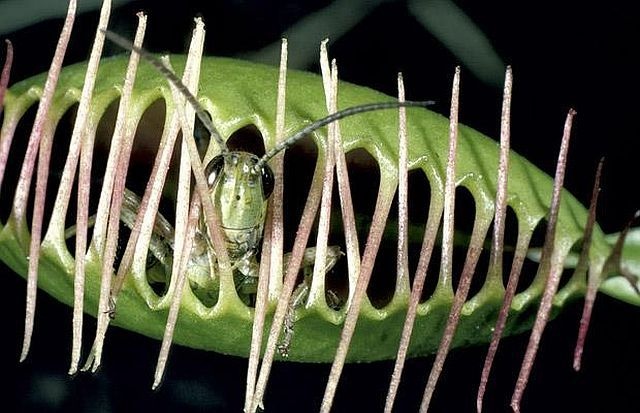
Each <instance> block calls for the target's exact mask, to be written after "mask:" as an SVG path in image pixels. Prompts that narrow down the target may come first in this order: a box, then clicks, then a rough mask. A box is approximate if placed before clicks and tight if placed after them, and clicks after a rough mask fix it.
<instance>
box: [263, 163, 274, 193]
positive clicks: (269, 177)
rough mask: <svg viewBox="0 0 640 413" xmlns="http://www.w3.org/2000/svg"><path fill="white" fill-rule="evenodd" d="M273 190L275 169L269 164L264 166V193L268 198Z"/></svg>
mask: <svg viewBox="0 0 640 413" xmlns="http://www.w3.org/2000/svg"><path fill="white" fill-rule="evenodd" d="M271 192H273V171H272V170H271V167H270V166H269V165H264V166H263V167H262V195H263V196H264V198H265V199H267V198H269V195H271Z"/></svg>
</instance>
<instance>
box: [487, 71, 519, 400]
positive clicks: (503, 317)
mask: <svg viewBox="0 0 640 413" xmlns="http://www.w3.org/2000/svg"><path fill="white" fill-rule="evenodd" d="M512 87H513V73H512V70H511V66H508V67H507V71H506V73H505V78H504V92H503V98H502V116H501V118H500V160H499V162H498V187H497V189H496V204H495V205H496V206H495V218H494V224H493V225H494V226H493V239H492V244H491V258H490V264H489V265H490V266H489V271H488V273H489V274H488V276H487V282H490V280H493V281H494V282H497V283H499V284H500V285H502V273H503V271H504V269H503V267H502V259H503V253H504V227H505V220H506V216H507V182H508V179H509V174H508V171H509V148H510V146H511V145H510V139H511V90H512ZM525 251H526V246H525V248H524V249H523V248H522V247H520V249H518V248H516V257H518V258H515V259H514V260H513V263H512V266H514V267H517V271H516V272H512V273H511V274H510V276H509V281H508V283H507V289H506V291H505V293H504V298H503V302H502V306H501V308H500V312H499V314H498V320H497V321H496V327H495V329H494V331H493V335H492V337H491V344H489V350H488V351H487V356H486V358H485V361H484V366H483V368H482V373H481V377H480V384H479V386H478V396H477V398H476V409H477V411H478V413H480V412H481V411H482V401H483V398H484V392H485V390H486V386H487V382H488V381H489V374H490V372H491V365H492V363H493V359H494V357H495V354H496V351H497V350H498V344H499V342H500V339H501V338H502V332H503V331H504V325H505V323H506V321H507V316H508V314H509V308H510V307H511V301H512V300H513V296H514V295H515V288H516V285H517V281H518V278H519V275H520V268H521V265H522V262H523V260H524V253H525ZM512 278H514V280H513V281H512ZM495 280H497V281H495Z"/></svg>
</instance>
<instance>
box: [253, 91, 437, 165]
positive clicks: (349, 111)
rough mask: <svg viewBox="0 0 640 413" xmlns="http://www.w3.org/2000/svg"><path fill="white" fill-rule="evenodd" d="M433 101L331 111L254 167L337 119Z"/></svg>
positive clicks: (281, 144) (431, 102)
mask: <svg viewBox="0 0 640 413" xmlns="http://www.w3.org/2000/svg"><path fill="white" fill-rule="evenodd" d="M434 103H435V102H434V101H432V100H425V101H418V102H414V101H404V102H378V103H368V104H364V105H358V106H352V107H350V108H346V109H342V110H341V111H338V112H335V113H332V114H330V115H328V116H326V117H324V118H322V119H318V120H317V121H315V122H313V123H310V124H309V125H307V126H305V127H304V128H302V129H300V130H299V131H298V132H296V133H294V134H293V135H291V136H290V137H289V138H287V139H285V140H283V141H281V142H279V143H278V144H277V145H276V146H274V147H273V148H272V149H271V150H269V151H268V152H267V153H265V154H264V156H263V157H262V158H260V160H258V162H257V163H256V165H255V168H257V169H260V168H262V166H264V164H265V163H267V162H268V161H269V159H271V158H273V157H274V156H276V155H277V154H278V153H279V152H280V151H282V150H284V149H287V148H289V147H291V146H292V145H293V144H295V143H296V142H297V141H299V140H300V139H302V138H304V137H305V136H307V135H308V134H310V133H312V132H315V131H316V130H318V129H320V128H322V127H323V126H326V125H328V124H330V123H333V122H335V121H337V120H340V119H343V118H346V117H349V116H353V115H357V114H360V113H365V112H373V111H377V110H384V109H397V108H402V107H420V108H423V107H427V106H431V105H433V104H434Z"/></svg>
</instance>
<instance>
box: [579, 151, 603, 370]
mask: <svg viewBox="0 0 640 413" xmlns="http://www.w3.org/2000/svg"><path fill="white" fill-rule="evenodd" d="M603 163H604V159H600V162H598V169H597V170H596V177H595V180H594V182H593V190H592V192H591V202H590V203H589V216H588V218H587V225H586V226H585V228H584V238H583V242H582V251H581V252H580V258H579V259H578V265H577V266H576V271H575V272H576V273H578V274H580V273H586V272H587V270H588V269H589V248H590V247H591V236H592V235H593V227H594V226H595V222H596V206H597V204H598V195H599V194H600V177H601V175H602V165H603ZM598 269H600V268H598ZM596 271H597V269H596V268H591V269H589V277H588V282H587V293H586V295H585V297H584V307H583V309H582V317H581V318H580V328H579V330H578V339H577V341H576V348H575V350H574V352H573V369H574V370H575V371H579V370H580V366H581V364H582V351H583V349H584V342H585V339H586V337H587V331H588V330H589V322H590V321H591V313H592V312H593V305H594V304H595V301H596V293H597V292H598V286H599V285H600V281H601V277H600V274H596ZM600 271H601V270H600ZM600 271H598V272H600Z"/></svg>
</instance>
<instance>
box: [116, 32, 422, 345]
mask: <svg viewBox="0 0 640 413" xmlns="http://www.w3.org/2000/svg"><path fill="white" fill-rule="evenodd" d="M105 35H106V36H107V37H108V38H109V39H110V40H111V41H113V42H114V43H116V44H118V45H119V46H121V47H123V48H125V49H128V50H131V51H133V52H135V53H138V54H140V55H141V56H142V57H143V58H145V59H146V60H147V61H148V62H149V63H151V64H152V65H153V66H154V67H155V68H156V69H157V70H158V71H159V72H160V73H161V74H162V75H164V76H165V77H166V79H167V80H168V81H169V82H171V83H172V84H173V85H174V86H175V87H176V88H177V89H178V90H179V91H180V92H181V93H182V94H183V95H184V97H185V98H186V100H187V102H189V104H190V105H192V107H193V108H194V110H195V113H196V116H197V117H198V119H199V120H200V121H201V122H202V124H203V126H204V127H205V129H206V130H207V132H208V133H209V135H210V136H211V138H213V139H215V140H216V142H217V143H218V145H219V147H220V148H221V152H220V154H218V155H216V156H215V157H214V158H213V159H212V160H211V161H210V162H209V163H208V164H207V165H206V167H205V177H206V178H207V185H208V190H209V196H210V197H211V200H212V203H213V206H214V208H215V210H216V213H217V214H218V217H219V219H220V227H221V230H222V234H223V237H224V242H225V247H226V249H227V252H228V254H229V259H230V262H231V266H232V270H233V272H234V282H235V285H236V291H237V293H238V295H239V297H240V298H241V299H242V300H243V301H244V302H245V304H247V305H253V304H254V302H253V300H254V299H255V294H256V291H257V284H258V275H259V268H260V266H259V263H258V257H257V256H258V251H259V249H260V245H261V242H262V235H263V228H264V223H265V220H266V213H267V201H268V199H269V196H270V195H271V192H272V191H273V187H274V174H273V171H272V170H271V167H270V166H269V164H268V162H269V160H271V159H272V158H273V157H274V156H275V155H277V154H278V153H280V152H282V151H284V150H285V149H287V148H289V147H291V146H292V145H294V144H295V143H296V142H297V141H298V140H300V139H302V138H304V137H305V136H308V135H309V134H311V133H313V132H314V131H316V130H318V129H320V128H322V127H324V126H327V125H329V124H331V123H333V122H335V121H337V120H340V119H343V118H346V117H350V116H354V115H357V114H360V113H364V112H371V111H378V110H383V109H397V108H400V107H425V106H428V105H431V104H433V102H432V101H423V102H413V101H402V102H399V101H394V102H380V103H370V104H364V105H358V106H353V107H350V108H347V109H343V110H340V111H338V112H335V113H332V114H330V115H328V116H326V117H324V118H322V119H319V120H316V121H314V122H312V123H310V124H309V125H307V126H306V127H304V128H302V129H300V130H299V131H297V132H296V133H294V134H293V135H291V136H290V137H288V138H286V139H284V140H283V141H281V142H280V143H278V144H277V145H275V146H274V147H273V148H272V149H270V150H269V151H267V153H266V154H265V155H264V156H262V157H258V156H257V155H255V154H253V153H249V152H244V151H230V150H229V149H228V148H227V146H226V144H225V142H224V140H223V139H222V137H221V135H220V133H219V132H218V131H217V130H216V128H215V126H214V125H213V123H212V121H211V118H210V117H209V116H208V114H207V112H206V111H205V110H204V108H203V107H202V106H201V105H200V103H199V102H198V100H197V98H196V97H195V96H194V95H193V94H192V93H191V92H190V91H189V90H188V88H187V87H186V86H185V85H184V84H183V83H182V81H181V80H180V79H179V78H178V77H177V76H176V75H175V73H174V72H173V71H172V70H171V69H170V68H169V67H167V66H165V64H164V63H163V62H162V61H160V60H159V59H157V58H156V57H155V56H153V55H152V54H150V53H149V52H147V51H146V50H144V49H142V48H138V47H136V46H134V45H133V44H132V43H130V42H129V41H128V40H126V39H125V38H122V37H121V36H119V35H117V34H115V33H112V32H109V31H105ZM124 199H125V201H124V204H123V213H122V215H121V220H122V221H123V222H124V223H125V225H127V226H131V225H132V224H133V221H134V219H135V215H136V214H137V210H138V208H139V205H140V199H139V198H138V196H137V195H136V194H134V193H133V192H131V191H128V190H127V191H125V197H124ZM173 234H174V229H173V227H172V225H171V224H170V223H169V221H168V220H167V219H166V218H164V217H163V216H162V215H161V214H158V217H157V219H156V224H155V226H154V236H153V237H152V240H151V245H150V252H151V254H153V256H154V257H155V259H156V261H157V262H158V263H160V264H161V265H162V266H163V268H164V269H165V274H170V273H171V257H172V256H173ZM288 255H289V254H286V255H285V257H284V265H285V269H286V265H287V262H288ZM341 255H343V254H342V252H341V251H340V248H339V247H337V246H332V247H329V248H328V249H327V257H326V261H325V263H324V265H323V271H324V272H325V273H327V272H329V271H330V270H331V269H332V268H333V267H334V265H335V264H336V263H337V262H338V260H339V259H340V256H341ZM314 261H315V248H314V247H312V248H307V249H306V251H305V254H304V258H303V261H302V265H301V266H302V273H303V274H304V277H303V281H302V283H301V284H300V285H299V286H298V287H297V288H296V290H295V291H294V293H293V294H292V296H291V300H290V302H289V309H288V315H287V318H286V322H285V329H284V337H283V340H282V344H280V345H279V346H278V351H279V352H280V354H281V355H282V356H283V357H286V356H287V352H288V347H289V343H290V341H291V338H292V335H293V323H294V313H295V310H296V309H297V308H299V307H301V306H303V305H304V303H305V302H306V299H307V296H308V292H309V287H310V279H311V274H312V273H313V267H314V265H316V263H315V262H314ZM215 262H216V259H215V253H214V250H213V247H212V244H211V238H210V234H209V233H208V230H207V225H206V222H205V221H204V214H201V218H200V223H199V225H198V228H197V230H196V236H195V238H194V243H193V247H192V251H191V255H190V258H189V262H188V264H187V270H186V271H187V277H188V280H189V282H190V284H191V286H192V288H193V289H194V292H199V294H198V295H199V296H201V297H202V296H203V295H204V296H208V298H210V299H215V297H216V296H217V292H218V291H217V288H218V282H217V279H216V275H215V271H214V268H215ZM326 295H327V297H326V298H327V303H328V305H329V306H330V307H332V308H334V309H337V308H339V307H340V305H341V302H340V299H339V297H338V296H337V294H336V293H335V292H333V291H327V293H326Z"/></svg>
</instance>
